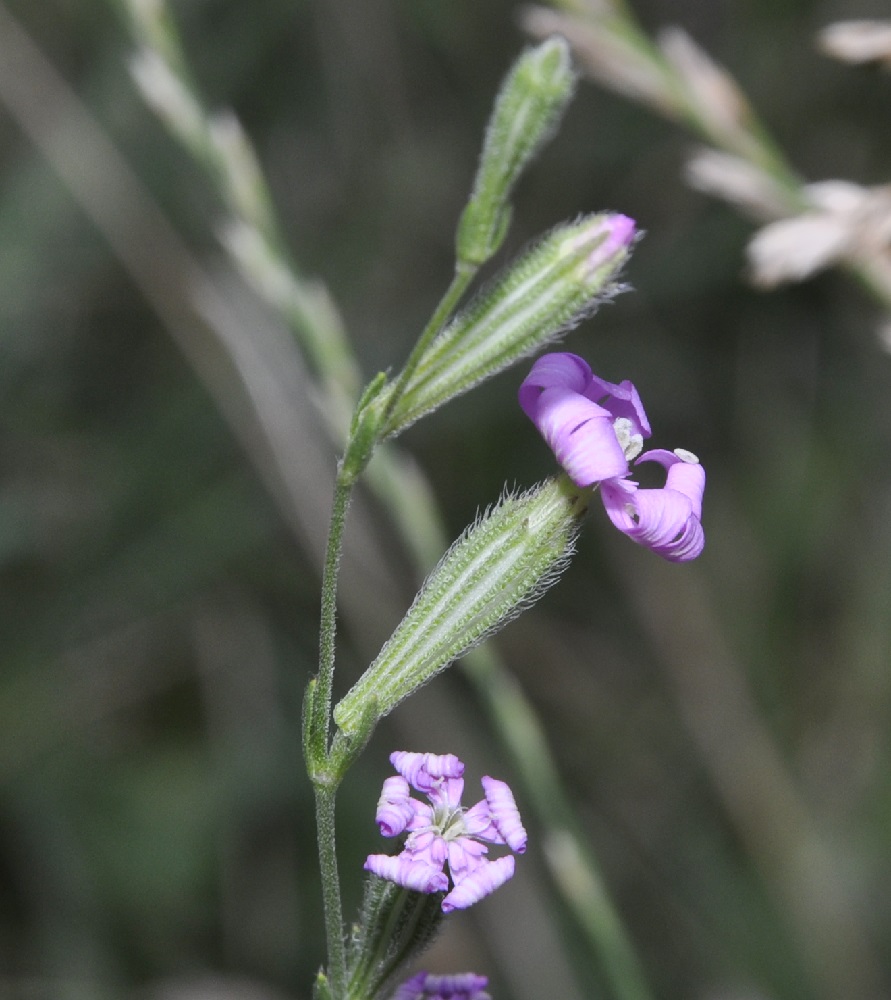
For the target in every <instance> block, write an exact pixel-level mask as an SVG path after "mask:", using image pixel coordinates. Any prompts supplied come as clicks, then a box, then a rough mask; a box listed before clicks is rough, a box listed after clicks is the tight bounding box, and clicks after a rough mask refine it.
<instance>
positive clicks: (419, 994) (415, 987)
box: [392, 972, 492, 1000]
mask: <svg viewBox="0 0 891 1000" xmlns="http://www.w3.org/2000/svg"><path fill="white" fill-rule="evenodd" d="M488 985H489V980H488V979H487V978H486V976H477V975H474V973H472V972H462V973H460V974H459V975H456V976H433V975H431V974H430V973H427V972H419V973H418V974H417V975H416V976H412V977H411V979H409V980H407V981H406V982H404V983H403V984H402V985H401V986H400V987H399V988H398V989H397V990H396V992H395V993H394V994H393V996H392V1000H492V998H491V997H490V996H489V994H488V993H486V987H487V986H488Z"/></svg>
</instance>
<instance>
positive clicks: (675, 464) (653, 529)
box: [600, 450, 705, 562]
mask: <svg viewBox="0 0 891 1000" xmlns="http://www.w3.org/2000/svg"><path fill="white" fill-rule="evenodd" d="M685 454H686V453H685ZM640 460H643V461H656V462H659V463H660V464H662V465H663V466H664V467H666V468H667V469H668V477H667V481H668V479H669V478H670V480H671V483H672V485H671V486H668V485H666V486H665V487H664V488H663V489H640V488H636V489H634V490H630V489H629V486H632V485H634V484H630V483H629V482H628V481H627V480H624V481H623V480H620V481H616V482H610V483H602V484H601V488H600V493H601V497H602V499H603V505H604V507H605V508H606V512H607V514H608V515H609V518H610V520H611V521H612V522H613V524H614V525H615V526H616V527H617V528H618V529H619V531H621V532H623V533H624V534H626V535H627V536H628V537H629V538H631V539H632V540H633V541H635V542H637V543H638V544H640V545H644V546H646V547H647V548H648V549H651V550H652V551H653V552H655V553H657V554H658V555H661V556H662V557H663V558H665V559H668V560H670V561H671V562H688V561H689V560H691V559H695V558H696V557H697V556H699V555H700V554H701V552H702V550H703V548H704V546H705V534H704V532H703V530H702V525H701V523H700V520H699V517H700V511H701V509H702V491H703V489H704V488H705V472H704V471H703V470H702V467H701V466H700V465H699V464H698V463H697V462H695V461H694V460H692V456H690V459H689V460H688V459H684V458H681V457H680V456H678V455H676V454H675V453H674V452H669V451H664V450H657V451H652V452H648V453H647V454H646V455H642V456H641V459H639V461H640Z"/></svg>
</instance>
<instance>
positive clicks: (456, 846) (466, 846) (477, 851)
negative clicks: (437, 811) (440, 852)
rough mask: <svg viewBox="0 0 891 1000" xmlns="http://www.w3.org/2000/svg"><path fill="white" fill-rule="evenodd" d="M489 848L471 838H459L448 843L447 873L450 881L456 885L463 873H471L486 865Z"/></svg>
mask: <svg viewBox="0 0 891 1000" xmlns="http://www.w3.org/2000/svg"><path fill="white" fill-rule="evenodd" d="M488 853H489V848H488V847H486V845H485V844H481V843H480V842H479V841H478V840H473V839H472V838H471V837H459V838H458V839H457V840H453V841H451V842H450V843H449V872H450V873H451V876H452V881H453V882H455V883H458V882H460V881H461V879H462V878H463V877H464V873H465V872H472V871H474V870H475V869H477V868H479V866H480V865H484V864H486V863H487V862H486V855H487V854H488Z"/></svg>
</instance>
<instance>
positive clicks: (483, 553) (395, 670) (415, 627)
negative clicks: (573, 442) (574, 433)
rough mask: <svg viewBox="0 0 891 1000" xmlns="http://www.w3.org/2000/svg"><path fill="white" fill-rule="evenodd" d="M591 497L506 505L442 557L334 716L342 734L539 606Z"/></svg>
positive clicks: (560, 491) (560, 487)
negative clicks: (371, 705) (366, 710)
mask: <svg viewBox="0 0 891 1000" xmlns="http://www.w3.org/2000/svg"><path fill="white" fill-rule="evenodd" d="M586 502H587V497H586V495H585V494H584V491H582V490H579V489H578V488H576V487H575V486H573V484H572V483H571V482H570V481H569V480H568V479H566V478H565V477H563V478H561V479H559V480H548V481H547V482H545V483H542V484H540V485H539V486H536V487H534V488H533V489H532V490H530V491H529V492H527V493H524V494H521V495H520V496H514V497H511V496H508V497H505V498H504V499H502V500H501V501H500V502H499V503H498V504H496V505H495V507H494V508H493V509H492V510H490V511H489V512H488V513H487V514H485V515H484V516H483V517H481V518H480V519H479V520H478V521H477V522H476V523H475V524H474V525H472V526H471V527H470V528H469V529H468V530H467V531H466V532H465V533H464V534H463V535H462V536H461V537H460V538H459V539H458V540H457V541H456V542H455V543H454V544H453V545H452V547H451V548H450V549H449V551H448V552H447V553H446V554H445V556H443V558H442V560H441V561H440V563H439V565H438V566H437V567H436V568H435V569H434V570H433V572H432V573H431V574H430V576H429V577H428V578H427V580H426V581H425V583H424V585H423V587H422V588H421V590H420V592H419V593H418V595H417V597H416V598H415V600H414V603H413V604H412V606H411V608H409V610H408V613H407V614H406V616H405V618H403V620H402V622H401V623H400V624H399V626H398V627H397V629H396V631H395V632H394V633H393V635H392V636H391V637H390V639H389V640H388V641H387V643H386V644H385V645H384V648H383V649H382V650H381V651H380V653H379V655H378V657H377V659H376V660H375V661H374V662H373V663H372V664H371V666H370V667H369V668H368V669H367V670H366V671H365V673H364V674H363V675H362V676H361V677H360V678H359V680H358V681H357V682H356V683H355V684H354V685H353V687H352V688H351V689H350V690H349V692H348V693H347V694H346V696H345V697H344V698H343V700H342V701H341V702H340V703H339V704H338V705H337V706H336V707H335V709H334V721H335V722H336V723H337V725H338V726H339V727H340V728H341V730H342V731H343V732H345V733H346V734H350V733H351V732H353V731H354V730H355V729H357V728H359V727H361V725H362V719H363V707H364V706H365V704H366V703H367V702H368V701H369V700H370V699H372V698H376V699H377V706H376V711H377V715H378V717H379V718H382V717H383V716H385V715H386V714H387V713H388V712H391V711H392V710H393V709H394V708H395V707H396V706H397V705H398V704H399V702H401V701H402V700H403V699H404V698H407V697H408V696H409V695H410V694H412V693H413V692H414V691H416V690H417V689H418V688H419V687H421V685H423V684H426V683H427V681H429V680H430V679H431V678H432V677H434V676H435V675H436V674H438V673H439V672H440V671H441V670H444V669H445V668H446V667H447V666H448V665H449V664H450V663H451V662H452V661H453V660H456V659H458V658H459V657H461V656H463V655H464V654H465V653H466V652H467V651H468V650H469V649H471V648H472V647H473V646H475V645H476V644H477V643H479V642H481V641H482V640H483V639H484V638H486V637H487V636H488V635H491V634H493V633H494V632H497V631H498V630H499V629H501V628H502V627H503V626H504V625H505V624H507V622H509V621H510V620H511V619H512V618H514V617H516V615H517V614H519V612H520V611H521V610H523V609H524V608H526V607H528V606H529V605H530V604H532V603H534V602H535V601H536V600H537V599H538V598H539V597H540V596H541V595H542V594H543V593H544V592H545V591H546V590H547V589H548V587H550V586H551V584H553V583H555V582H556V580H557V579H558V577H559V576H560V574H561V573H562V571H563V570H564V568H565V567H566V564H567V561H568V559H569V556H570V555H571V554H572V552H573V550H574V544H575V537H576V532H577V528H578V525H579V523H580V520H581V516H582V514H583V513H584V509H585V504H586Z"/></svg>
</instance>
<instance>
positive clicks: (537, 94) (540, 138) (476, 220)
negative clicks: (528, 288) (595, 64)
mask: <svg viewBox="0 0 891 1000" xmlns="http://www.w3.org/2000/svg"><path fill="white" fill-rule="evenodd" d="M574 86H575V75H574V73H573V71H572V67H571V65H570V60H569V47H568V46H567V44H566V42H565V41H564V40H563V39H562V38H550V39H548V40H547V41H545V42H543V43H542V44H541V45H539V46H537V47H536V48H534V49H528V50H527V51H526V52H524V53H523V55H521V56H520V58H519V59H518V60H517V61H516V63H515V64H514V66H513V68H512V69H511V71H510V73H509V74H508V75H507V77H506V79H505V81H504V83H503V84H502V86H501V91H500V92H499V94H498V97H497V99H496V101H495V107H494V108H493V110H492V117H491V118H490V119H489V126H488V129H487V131H486V139H485V143H484V146H483V152H482V156H481V158H480V165H479V168H478V170H477V174H476V180H475V181H474V185H473V193H472V195H471V197H470V201H469V202H468V204H467V207H466V208H465V209H464V212H463V213H462V215H461V220H460V222H459V224H458V234H457V238H456V244H457V254H458V259H459V261H461V262H463V263H465V264H470V265H474V266H479V265H480V264H483V263H485V261H487V260H488V259H489V258H490V257H491V256H492V255H493V254H494V253H495V252H496V251H497V250H498V247H499V246H500V245H501V242H502V240H503V239H504V235H505V233H506V232H507V225H508V221H509V212H510V206H509V204H508V199H509V198H510V193H511V189H512V188H513V186H514V184H515V183H516V181H517V179H518V177H519V176H520V174H521V173H522V172H523V169H524V167H525V166H526V164H527V163H528V162H529V161H530V160H531V159H532V157H533V156H534V155H535V154H536V153H537V152H538V150H539V149H541V147H542V146H543V145H544V144H545V143H546V142H547V141H548V140H549V139H550V137H551V136H552V135H553V133H554V131H555V130H556V127H557V124H558V122H559V120H560V118H561V116H562V114H563V111H564V110H565V108H566V106H567V104H568V103H569V100H570V98H571V97H572V91H573V88H574Z"/></svg>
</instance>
